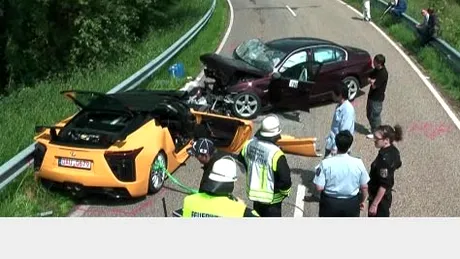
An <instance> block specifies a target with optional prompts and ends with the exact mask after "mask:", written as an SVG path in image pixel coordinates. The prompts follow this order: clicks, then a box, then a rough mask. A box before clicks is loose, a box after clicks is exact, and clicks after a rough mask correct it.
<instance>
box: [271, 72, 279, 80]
mask: <svg viewBox="0 0 460 259" xmlns="http://www.w3.org/2000/svg"><path fill="white" fill-rule="evenodd" d="M280 78H281V74H280V73H279V72H273V74H272V79H280Z"/></svg>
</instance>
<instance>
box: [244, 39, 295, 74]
mask: <svg viewBox="0 0 460 259" xmlns="http://www.w3.org/2000/svg"><path fill="white" fill-rule="evenodd" d="M235 52H236V55H238V57H239V58H240V59H241V60H243V61H244V62H246V63H248V64H249V65H251V66H254V67H256V68H258V69H262V70H266V71H272V70H273V68H274V67H275V66H276V65H277V64H278V63H279V62H280V61H281V60H282V59H283V57H284V56H285V55H286V53H284V52H282V51H279V50H275V49H272V48H269V47H268V46H267V45H265V44H264V43H263V42H262V40H260V39H251V40H248V41H245V42H243V43H242V44H241V45H240V46H238V48H237V49H236V51H235Z"/></svg>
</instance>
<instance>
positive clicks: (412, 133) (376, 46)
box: [75, 0, 460, 217]
mask: <svg viewBox="0 0 460 259" xmlns="http://www.w3.org/2000/svg"><path fill="white" fill-rule="evenodd" d="M232 3H233V7H234V12H235V20H234V25H233V28H232V32H231V34H230V37H229V39H228V41H227V42H226V45H225V46H224V49H223V51H222V53H223V54H229V53H230V52H231V50H232V49H233V48H234V47H236V45H237V44H239V43H240V42H242V41H243V40H246V39H249V38H253V37H260V38H262V39H264V40H270V39H274V38H280V37H289V36H311V37H320V38H325V39H329V40H332V41H336V42H338V43H342V44H347V45H353V46H356V47H360V48H364V49H366V50H368V51H369V52H370V53H371V54H372V55H375V54H378V53H383V54H384V55H385V56H386V57H387V67H388V71H389V74H390V76H389V85H388V90H387V98H386V100H385V103H384V109H383V122H384V123H388V124H395V123H399V124H401V125H402V126H403V128H404V130H405V140H404V141H403V142H401V143H399V144H398V147H399V149H400V151H401V154H402V160H403V167H402V168H401V169H400V170H398V171H397V176H396V185H395V193H394V203H393V204H394V205H393V207H392V216H403V217H409V216H411V217H419V216H459V215H460V196H459V195H458V193H459V191H458V190H459V187H460V178H459V177H458V174H459V170H458V168H460V155H459V153H458V152H457V150H459V142H458V141H456V140H458V139H460V135H459V130H458V129H457V128H456V127H455V124H454V123H453V122H452V121H451V119H450V118H449V117H448V115H447V113H446V112H445V111H444V110H443V108H442V107H441V105H440V104H439V103H438V101H437V100H436V99H435V98H434V96H433V95H432V93H431V92H430V91H429V90H428V88H427V87H426V86H425V85H424V83H423V82H422V80H421V79H420V78H419V77H418V75H417V74H416V72H414V70H413V69H412V68H411V67H410V66H409V65H408V63H407V62H406V61H405V60H404V59H403V57H402V56H401V55H400V54H399V53H398V52H397V51H396V49H395V48H394V47H393V46H391V45H390V44H389V42H388V41H387V40H385V39H384V38H383V37H382V35H381V34H380V33H378V32H377V31H376V30H375V29H374V28H373V27H372V26H370V24H367V23H364V22H362V21H360V20H358V19H357V18H358V15H357V14H356V13H355V12H353V11H352V10H350V9H349V8H346V7H345V6H344V5H343V4H341V3H340V2H338V1H336V0H302V1H301V0H285V1H275V0H264V1H261V0H260V1H259V0H233V1H232ZM286 5H288V6H289V7H291V9H292V11H293V12H294V13H295V16H294V15H293V13H292V12H291V11H289V10H288V9H287V8H286ZM367 90H368V89H367V88H366V89H365V93H364V94H367ZM365 100H366V96H365V95H363V96H361V97H359V98H357V100H356V101H355V108H356V112H357V132H356V137H355V139H356V141H355V145H354V149H353V152H354V155H356V156H359V157H361V158H362V159H363V161H364V163H365V164H366V165H367V166H368V168H369V166H370V163H371V162H372V160H373V159H374V157H375V156H376V154H377V149H376V148H375V147H374V146H373V142H372V141H369V140H367V139H366V138H365V135H364V134H362V133H360V132H361V128H362V127H361V126H360V125H362V126H364V127H367V126H368V123H367V120H366V117H365ZM333 110H334V105H333V104H328V105H323V106H320V107H317V108H314V109H312V110H311V112H310V113H302V114H301V116H300V117H301V120H300V122H295V121H292V120H288V119H285V118H284V117H282V116H280V118H281V119H282V128H283V131H284V132H283V133H286V134H290V135H294V136H299V137H300V136H316V137H318V139H319V140H320V144H321V146H324V141H323V140H324V137H325V135H326V134H327V132H328V128H329V127H330V123H331V119H332V113H333ZM261 118H262V116H261V117H259V118H258V119H257V120H256V121H260V120H261ZM449 150H450V151H449ZM288 161H289V163H290V166H291V168H292V180H293V187H294V188H293V192H292V194H291V196H290V197H289V199H287V200H286V201H285V203H284V210H283V216H285V217H292V216H293V215H294V207H295V206H294V204H295V203H296V194H297V189H298V186H299V185H300V184H302V185H304V186H305V187H306V192H307V195H309V193H310V191H311V188H312V185H311V180H312V178H313V170H314V167H315V166H316V165H317V164H318V163H319V161H320V159H319V158H302V157H297V156H288ZM174 176H175V177H176V178H178V179H179V180H180V181H181V182H183V183H184V184H186V185H189V186H192V187H197V186H198V183H199V180H200V178H201V171H200V166H199V164H198V162H197V161H196V160H195V159H193V158H192V159H189V160H188V161H187V165H186V166H184V167H182V168H180V169H179V170H177V171H176V172H175V173H174ZM242 186H244V178H242V179H241V180H239V181H238V182H237V186H236V190H235V194H236V195H237V196H239V197H241V198H243V199H246V195H245V194H244V191H243V189H242ZM301 194H302V193H301ZM184 196H185V194H184V193H182V192H180V190H179V189H178V187H176V186H174V185H173V184H172V183H171V182H170V181H167V183H166V185H165V188H164V189H163V190H162V191H161V192H160V193H158V194H156V195H154V196H149V197H147V198H146V199H144V200H141V201H134V203H131V204H122V203H116V204H114V203H108V202H107V201H94V200H92V201H87V203H86V204H84V205H83V206H79V207H77V208H76V211H77V213H76V214H75V215H78V216H154V217H164V216H165V213H164V206H163V202H162V199H163V198H164V200H165V203H166V210H167V213H168V214H170V212H171V211H172V210H174V209H177V208H180V207H181V206H182V199H183V198H184ZM102 200H103V199H102ZM302 203H303V202H300V203H299V204H301V206H303V207H304V211H303V216H304V217H316V216H317V213H318V204H317V203H315V202H307V203H304V204H302Z"/></svg>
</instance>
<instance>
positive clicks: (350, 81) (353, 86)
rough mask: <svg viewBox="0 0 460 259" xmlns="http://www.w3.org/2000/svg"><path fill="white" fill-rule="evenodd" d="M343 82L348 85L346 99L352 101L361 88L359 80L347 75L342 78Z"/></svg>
mask: <svg viewBox="0 0 460 259" xmlns="http://www.w3.org/2000/svg"><path fill="white" fill-rule="evenodd" d="M343 82H344V83H345V84H346V85H347V87H348V100H349V101H353V100H354V99H355V98H356V96H357V95H358V92H359V89H360V88H361V87H360V83H359V80H358V79H357V78H356V77H354V76H347V77H345V78H344V79H343Z"/></svg>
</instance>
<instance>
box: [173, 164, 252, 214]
mask: <svg viewBox="0 0 460 259" xmlns="http://www.w3.org/2000/svg"><path fill="white" fill-rule="evenodd" d="M237 168H238V167H237V164H236V162H235V161H234V159H233V158H231V157H223V158H221V159H219V160H217V161H216V162H215V163H214V164H213V166H212V170H211V171H210V174H209V176H208V177H206V179H205V180H204V182H203V185H202V187H201V190H200V192H199V193H196V194H191V195H188V196H187V197H185V199H184V206H183V209H182V210H183V212H182V216H183V217H187V218H189V217H258V216H259V215H258V214H257V212H256V211H254V210H252V209H250V208H248V207H246V205H245V204H244V203H243V202H242V201H240V200H238V199H236V198H234V197H233V195H232V192H233V189H234V183H235V182H236V180H237V171H238V169H237Z"/></svg>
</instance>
